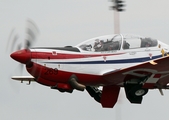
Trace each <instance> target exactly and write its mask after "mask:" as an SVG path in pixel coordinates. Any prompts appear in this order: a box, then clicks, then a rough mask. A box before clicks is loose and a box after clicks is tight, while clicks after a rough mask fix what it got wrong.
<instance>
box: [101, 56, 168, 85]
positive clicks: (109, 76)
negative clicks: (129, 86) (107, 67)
mask: <svg viewBox="0 0 169 120" xmlns="http://www.w3.org/2000/svg"><path fill="white" fill-rule="evenodd" d="M168 75H169V56H166V57H162V58H159V59H155V60H152V61H148V62H144V63H141V64H139V65H136V66H132V67H129V68H124V69H119V70H116V71H112V72H108V73H104V74H103V76H104V79H106V80H107V81H109V82H111V83H113V84H116V85H117V84H120V83H125V82H127V81H128V82H129V81H131V80H132V79H140V81H141V79H144V81H142V82H144V83H145V84H146V83H147V84H148V83H149V84H150V83H152V85H155V84H156V85H157V83H158V85H160V86H161V87H162V88H163V87H164V88H165V85H167V84H168V83H169V76H168ZM152 85H151V86H147V88H152V87H153V86H152ZM154 87H155V86H154Z"/></svg>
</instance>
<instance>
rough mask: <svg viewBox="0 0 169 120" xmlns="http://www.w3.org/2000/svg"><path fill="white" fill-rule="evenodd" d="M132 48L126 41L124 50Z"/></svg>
mask: <svg viewBox="0 0 169 120" xmlns="http://www.w3.org/2000/svg"><path fill="white" fill-rule="evenodd" d="M129 48H130V44H129V43H128V42H126V41H124V43H123V49H129Z"/></svg>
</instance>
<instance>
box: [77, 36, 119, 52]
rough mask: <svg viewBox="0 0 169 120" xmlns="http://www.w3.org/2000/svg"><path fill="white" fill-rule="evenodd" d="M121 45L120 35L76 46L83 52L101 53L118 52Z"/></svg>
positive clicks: (91, 40) (103, 37)
mask: <svg viewBox="0 0 169 120" xmlns="http://www.w3.org/2000/svg"><path fill="white" fill-rule="evenodd" d="M121 43H122V37H121V35H109V36H102V37H97V38H93V39H90V40H87V41H85V42H83V43H81V44H79V45H78V47H79V48H81V49H82V50H84V51H93V52H102V51H114V50H120V48H121Z"/></svg>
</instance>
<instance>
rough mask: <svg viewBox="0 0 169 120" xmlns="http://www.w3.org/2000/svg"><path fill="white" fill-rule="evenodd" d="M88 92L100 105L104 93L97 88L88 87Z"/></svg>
mask: <svg viewBox="0 0 169 120" xmlns="http://www.w3.org/2000/svg"><path fill="white" fill-rule="evenodd" d="M86 90H87V92H88V93H89V94H90V96H91V97H93V98H94V99H95V100H96V101H97V102H99V103H100V100H101V94H102V91H101V90H99V89H98V88H97V87H92V86H86Z"/></svg>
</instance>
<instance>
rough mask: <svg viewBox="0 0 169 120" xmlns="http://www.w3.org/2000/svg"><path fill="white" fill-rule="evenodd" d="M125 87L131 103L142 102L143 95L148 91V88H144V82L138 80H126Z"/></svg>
mask: <svg viewBox="0 0 169 120" xmlns="http://www.w3.org/2000/svg"><path fill="white" fill-rule="evenodd" d="M124 89H125V93H126V97H127V99H128V100H129V101H130V102H131V103H137V104H141V102H142V99H143V96H144V95H145V94H147V92H148V89H146V88H143V84H141V82H138V81H137V80H130V81H127V82H125V83H124Z"/></svg>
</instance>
